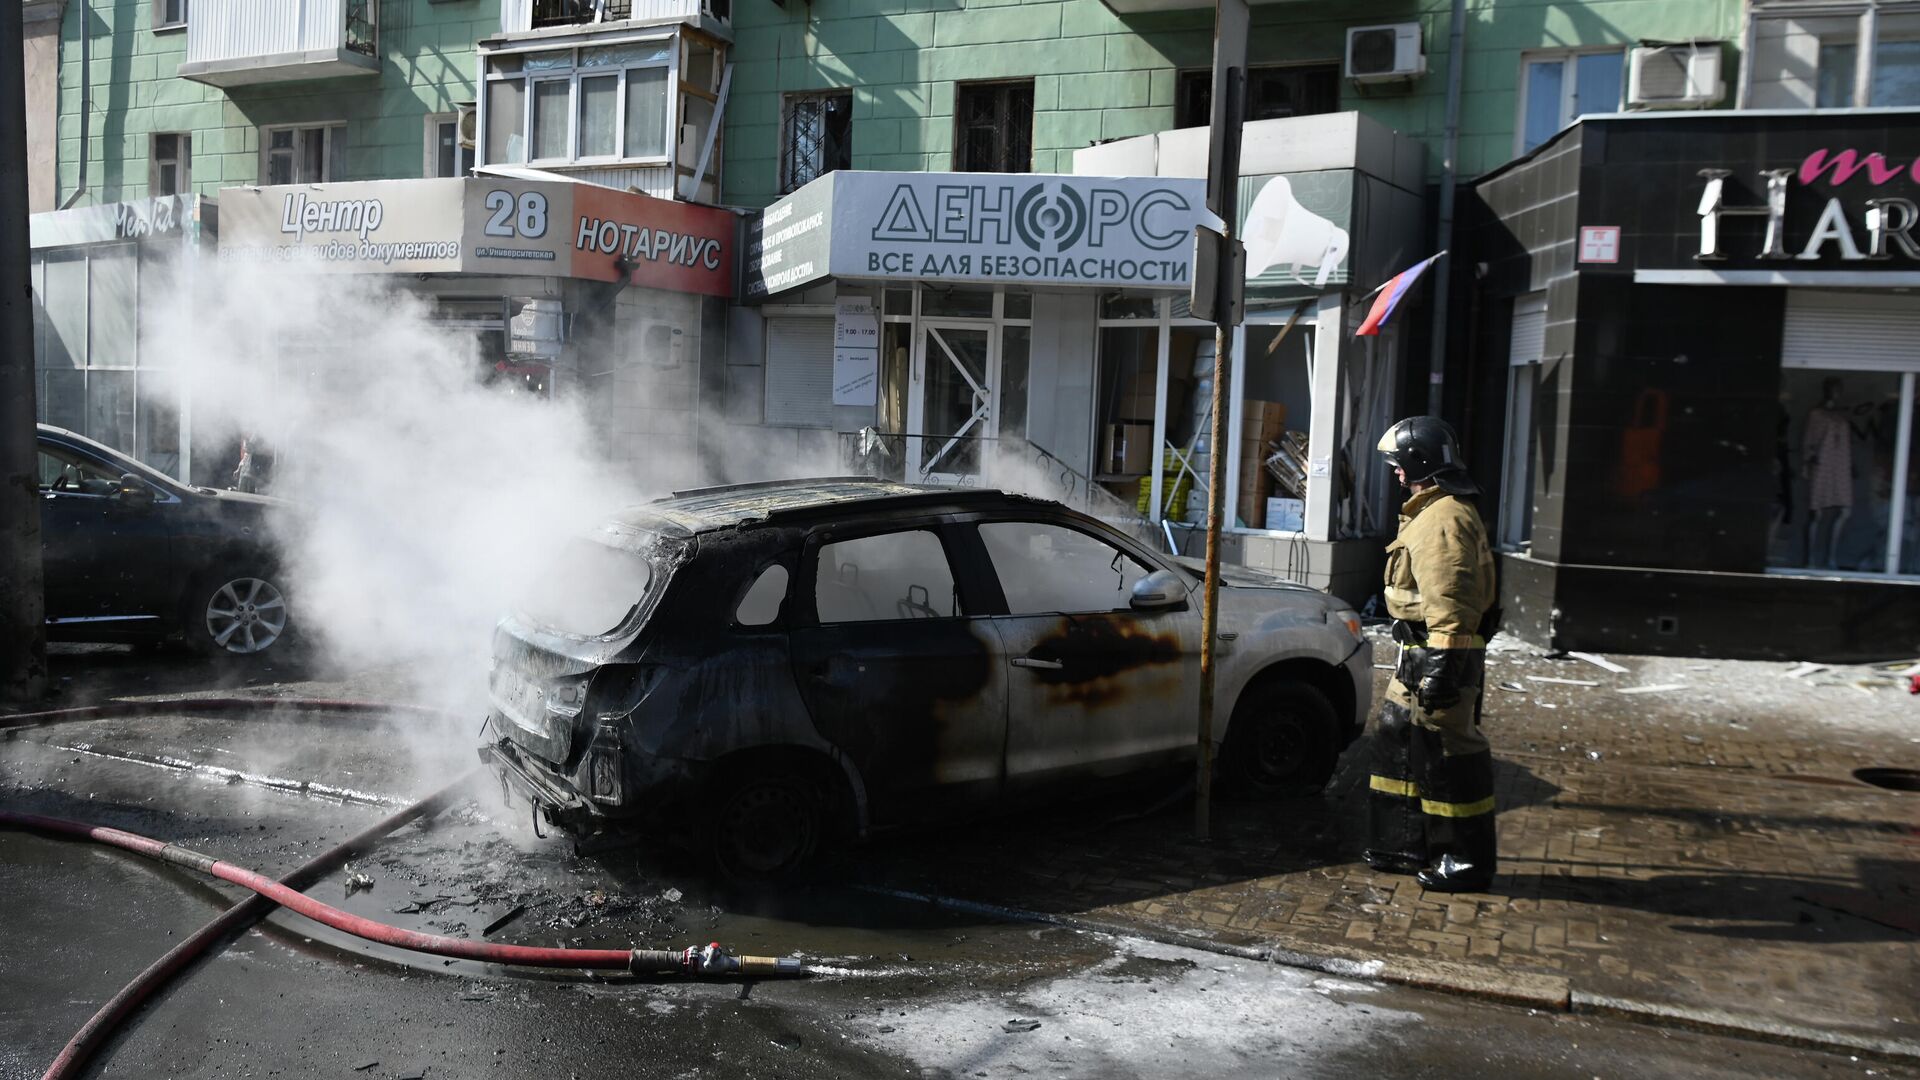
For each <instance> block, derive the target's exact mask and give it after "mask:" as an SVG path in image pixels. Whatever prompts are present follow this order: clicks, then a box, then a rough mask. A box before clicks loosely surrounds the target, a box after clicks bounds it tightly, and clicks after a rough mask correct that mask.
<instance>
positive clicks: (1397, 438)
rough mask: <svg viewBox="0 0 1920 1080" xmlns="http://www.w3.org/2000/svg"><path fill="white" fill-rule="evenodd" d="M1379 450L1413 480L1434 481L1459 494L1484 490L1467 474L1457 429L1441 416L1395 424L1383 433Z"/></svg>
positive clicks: (1420, 417) (1446, 489) (1412, 418)
mask: <svg viewBox="0 0 1920 1080" xmlns="http://www.w3.org/2000/svg"><path fill="white" fill-rule="evenodd" d="M1379 450H1380V452H1381V453H1383V454H1385V455H1386V458H1387V463H1388V464H1389V465H1392V466H1394V467H1395V468H1397V469H1400V470H1401V471H1402V472H1404V473H1405V474H1406V478H1407V483H1409V484H1418V483H1421V482H1424V481H1432V482H1433V483H1435V484H1438V485H1439V486H1440V487H1441V488H1442V489H1443V490H1445V491H1449V492H1452V493H1453V494H1455V495H1472V494H1475V493H1477V492H1478V491H1479V490H1480V489H1479V487H1478V486H1476V485H1475V484H1474V482H1473V481H1472V480H1471V479H1470V478H1469V477H1468V476H1467V470H1466V465H1465V461H1464V460H1463V459H1462V457H1461V455H1460V443H1459V441H1458V440H1456V439H1455V438H1454V436H1453V429H1452V428H1451V427H1448V426H1447V422H1446V421H1445V420H1442V419H1440V418H1439V417H1437V416H1409V417H1407V418H1406V419H1405V420H1402V421H1400V422H1399V423H1397V424H1395V425H1393V426H1392V427H1390V428H1388V429H1387V433H1386V434H1385V435H1382V436H1380V445H1379Z"/></svg>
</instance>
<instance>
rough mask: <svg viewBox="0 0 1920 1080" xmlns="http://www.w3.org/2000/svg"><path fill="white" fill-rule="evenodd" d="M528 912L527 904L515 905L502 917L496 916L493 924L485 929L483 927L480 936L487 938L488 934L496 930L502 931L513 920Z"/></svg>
mask: <svg viewBox="0 0 1920 1080" xmlns="http://www.w3.org/2000/svg"><path fill="white" fill-rule="evenodd" d="M526 911H527V905H525V904H515V905H513V906H512V907H510V908H508V909H507V910H506V911H504V912H502V913H501V914H500V915H498V916H496V917H495V918H494V920H493V921H492V922H490V923H488V924H487V925H486V926H485V927H483V928H482V929H481V931H480V936H481V937H486V936H487V935H488V934H491V933H493V932H494V931H495V930H498V929H500V928H501V927H503V926H505V925H507V924H508V923H510V922H512V921H513V920H515V919H517V918H519V917H520V916H522V915H524V914H526Z"/></svg>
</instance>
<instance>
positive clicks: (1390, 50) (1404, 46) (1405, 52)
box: [1347, 23, 1427, 83]
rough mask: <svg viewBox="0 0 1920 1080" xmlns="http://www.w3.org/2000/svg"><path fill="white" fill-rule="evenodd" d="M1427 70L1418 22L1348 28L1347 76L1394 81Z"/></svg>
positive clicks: (1408, 77)
mask: <svg viewBox="0 0 1920 1080" xmlns="http://www.w3.org/2000/svg"><path fill="white" fill-rule="evenodd" d="M1426 73H1427V56H1426V53H1424V52H1422V51H1421V48H1420V24H1419V23H1393V24H1391V25H1388V26H1353V27H1349V28H1348V29H1347V78H1349V79H1352V80H1353V81H1354V82H1362V83H1366V82H1393V81H1395V80H1401V79H1417V78H1419V77H1420V76H1422V75H1425V74H1426Z"/></svg>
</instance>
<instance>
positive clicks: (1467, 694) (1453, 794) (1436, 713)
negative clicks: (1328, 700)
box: [1367, 648, 1495, 873]
mask: <svg viewBox="0 0 1920 1080" xmlns="http://www.w3.org/2000/svg"><path fill="white" fill-rule="evenodd" d="M1421 652H1424V650H1423V649H1419V648H1407V649H1403V650H1401V655H1400V663H1399V666H1398V668H1397V669H1396V670H1395V671H1394V676H1393V682H1392V684H1391V685H1390V686H1389V687H1388V688H1387V696H1386V700H1385V701H1383V702H1382V703H1381V706H1380V718H1379V722H1378V723H1377V724H1376V725H1375V726H1374V731H1373V740H1372V750H1373V775H1372V776H1371V777H1370V778H1369V782H1368V788H1369V791H1368V795H1367V804H1368V814H1367V817H1368V834H1369V835H1368V840H1369V842H1368V844H1367V849H1368V851H1369V852H1375V853H1379V854H1382V855H1388V856H1393V857H1397V858H1399V859H1404V860H1406V861H1409V862H1413V863H1418V864H1423V865H1432V864H1435V863H1437V862H1438V861H1439V860H1440V858H1441V857H1442V856H1444V855H1451V856H1453V860H1454V862H1456V863H1470V864H1472V865H1473V866H1474V867H1476V868H1480V867H1484V868H1485V869H1486V871H1487V872H1488V873H1492V872H1493V869H1494V863H1495V853H1494V828H1493V809H1494V805H1493V754H1492V752H1491V751H1490V750H1489V749H1488V746H1487V740H1486V736H1484V735H1482V734H1481V733H1480V695H1481V689H1482V683H1483V681H1484V676H1485V670H1486V653H1485V652H1483V651H1480V650H1475V651H1474V655H1473V657H1472V659H1471V660H1470V661H1469V663H1468V664H1467V669H1468V672H1469V674H1468V676H1467V677H1466V678H1465V679H1463V680H1462V682H1463V685H1462V687H1461V695H1460V700H1459V701H1458V702H1456V703H1455V704H1453V705H1451V706H1449V707H1447V708H1444V709H1436V710H1431V711H1430V710H1427V709H1424V708H1422V707H1421V706H1420V703H1419V701H1418V700H1417V699H1416V698H1415V697H1414V692H1413V689H1412V684H1413V683H1414V682H1415V681H1416V679H1415V677H1414V675H1413V672H1415V671H1418V670H1420V660H1421V659H1422V657H1420V656H1419V655H1418V654H1419V653H1421Z"/></svg>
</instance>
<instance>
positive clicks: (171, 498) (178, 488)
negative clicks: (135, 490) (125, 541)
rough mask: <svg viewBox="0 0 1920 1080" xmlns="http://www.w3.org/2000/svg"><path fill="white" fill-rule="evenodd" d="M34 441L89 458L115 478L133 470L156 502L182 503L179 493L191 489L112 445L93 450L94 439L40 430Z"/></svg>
mask: <svg viewBox="0 0 1920 1080" xmlns="http://www.w3.org/2000/svg"><path fill="white" fill-rule="evenodd" d="M75 438H80V439H84V438H85V437H84V436H76V437H75ZM35 442H36V445H37V446H40V447H47V446H57V447H59V448H60V449H62V450H65V451H66V452H68V453H70V454H75V455H77V456H79V457H83V458H87V459H89V460H91V461H92V462H93V463H94V464H95V465H98V466H100V467H101V468H103V469H106V470H108V471H109V472H112V473H113V475H114V476H115V477H120V476H124V475H126V474H128V473H131V474H133V476H134V478H135V479H137V480H139V481H140V482H141V483H143V484H145V485H147V486H148V487H150V488H153V489H154V496H155V501H156V502H163V503H164V502H179V501H181V500H180V496H181V495H184V494H186V493H187V492H188V491H189V490H190V489H189V488H187V487H184V486H182V485H181V484H180V482H179V481H177V480H175V479H174V478H173V477H171V476H168V475H167V474H166V473H163V472H161V471H160V470H158V469H156V468H154V467H153V466H151V465H149V464H147V463H146V462H144V461H140V460H138V459H136V458H133V457H130V456H127V455H125V454H122V453H120V452H119V451H118V450H115V449H113V448H112V447H110V446H104V445H102V446H100V447H99V451H104V452H105V453H104V455H103V454H102V453H101V452H99V451H96V450H95V449H94V445H93V444H92V440H86V441H85V442H73V441H69V440H68V439H63V438H60V437H58V436H55V435H51V434H49V433H47V432H46V431H41V432H39V434H38V437H37V438H36V440H35Z"/></svg>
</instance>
